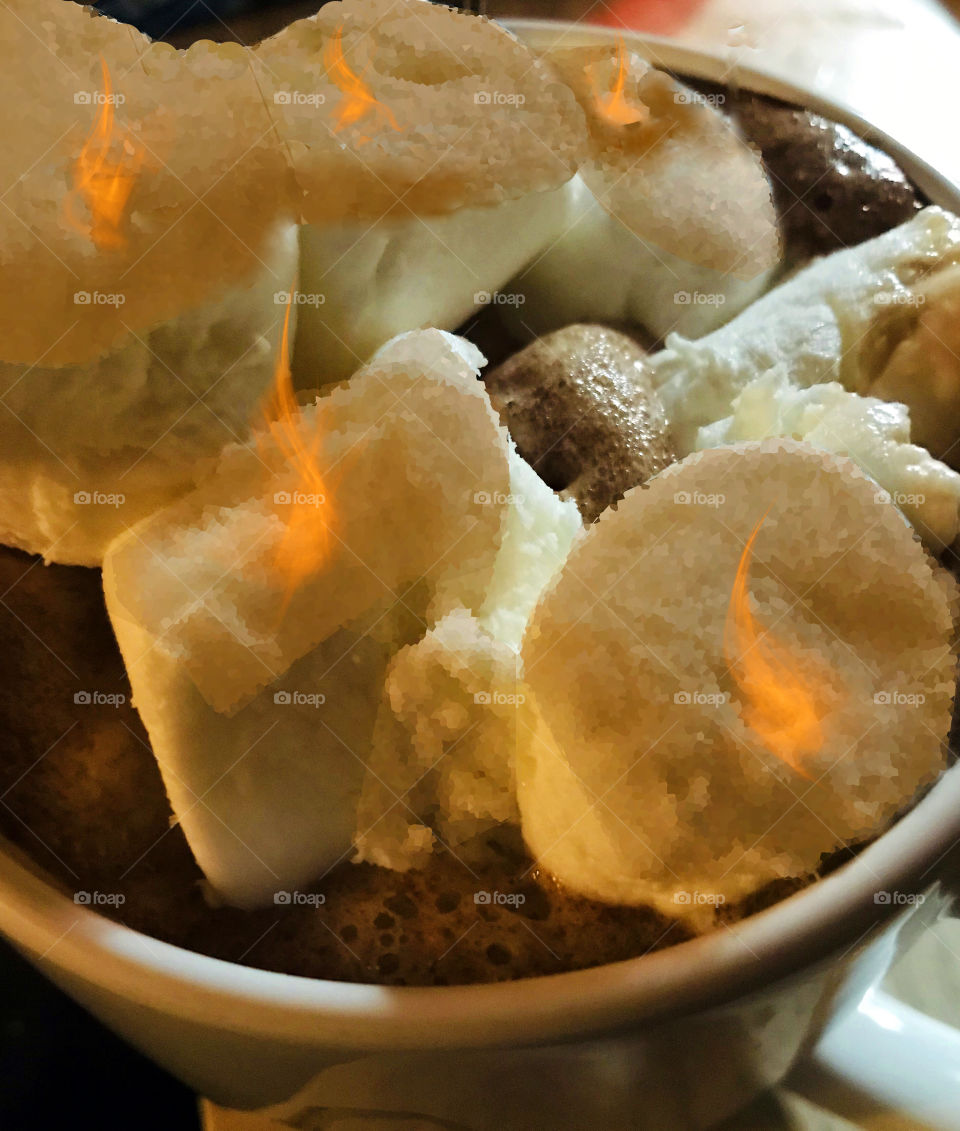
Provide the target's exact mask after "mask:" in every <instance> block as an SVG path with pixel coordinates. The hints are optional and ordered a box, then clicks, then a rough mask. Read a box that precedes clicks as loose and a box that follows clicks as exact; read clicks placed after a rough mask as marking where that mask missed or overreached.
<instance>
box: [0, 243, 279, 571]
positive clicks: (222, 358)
mask: <svg viewBox="0 0 960 1131" xmlns="http://www.w3.org/2000/svg"><path fill="white" fill-rule="evenodd" d="M265 256H266V259H265V262H264V265H263V267H262V269H261V270H260V271H259V272H258V273H257V275H256V276H255V278H254V279H253V280H251V281H249V282H248V283H246V284H241V285H239V286H234V287H230V288H228V289H227V290H226V291H224V292H223V293H222V294H220V295H218V296H217V298H216V299H215V300H213V301H211V302H208V303H206V304H204V305H203V306H201V307H198V308H195V309H193V310H189V311H187V312H185V313H184V314H182V315H180V316H178V317H176V318H173V319H171V320H170V321H168V322H165V323H163V324H162V325H160V326H157V327H155V328H153V329H151V330H144V331H142V332H139V333H136V332H134V333H131V334H130V335H129V337H128V338H127V340H126V341H125V342H123V343H122V344H121V345H119V346H117V347H116V348H114V349H112V350H110V351H109V352H108V353H106V354H105V355H104V356H103V357H102V358H100V359H99V360H98V361H95V362H88V363H82V364H77V365H65V366H63V367H61V368H48V367H45V366H43V365H35V366H25V365H11V364H8V363H5V362H0V389H2V402H3V406H4V408H5V409H6V411H5V412H3V413H2V414H0V542H3V543H5V544H6V545H9V546H18V547H19V548H20V549H23V550H27V551H29V552H30V553H39V554H43V556H44V558H45V559H46V560H47V561H54V562H62V563H65V564H68V565H87V566H99V565H100V563H101V561H102V560H103V555H104V553H105V551H106V548H107V546H108V545H109V543H110V542H111V541H112V540H113V539H114V538H116V537H117V536H118V535H119V534H121V533H123V531H125V530H126V529H127V528H128V527H130V526H133V525H134V524H135V523H137V522H138V521H140V519H142V518H144V517H146V516H147V515H149V514H151V513H152V512H153V511H154V510H157V509H159V508H160V507H162V506H165V505H166V504H168V503H170V502H171V501H172V500H174V499H176V498H178V497H179V496H180V495H182V494H184V493H185V492H187V491H189V490H191V489H192V488H193V487H194V486H196V484H197V483H199V482H200V480H201V479H202V478H203V476H204V475H205V474H206V473H208V472H209V471H210V470H212V468H213V467H214V466H215V464H216V462H217V459H218V457H219V454H220V451H221V449H222V448H223V447H224V446H226V445H227V444H232V443H236V442H237V441H239V440H243V439H244V438H245V437H247V435H248V434H249V429H250V422H251V420H253V419H254V418H255V416H256V412H257V406H258V404H259V402H260V401H261V399H262V398H263V396H264V394H265V392H266V391H267V389H268V387H269V385H270V382H271V380H272V377H273V371H274V364H275V359H276V356H277V351H278V343H279V338H280V331H281V328H282V324H283V307H282V306H278V305H277V302H276V299H277V298H278V297H281V298H285V297H286V293H285V292H284V291H282V290H281V289H280V286H281V285H280V283H279V280H281V279H285V280H287V285H289V280H291V279H292V278H294V276H295V274H296V269H297V233H296V228H295V227H294V226H293V225H292V224H290V223H279V224H277V225H276V227H275V231H274V236H273V241H272V244H271V246H270V248H269V251H268V252H266V253H265ZM278 290H279V292H280V293H279V296H278ZM85 297H86V298H88V299H89V300H90V301H91V302H92V301H94V300H95V298H96V295H90V294H87V295H86V296H85ZM84 305H86V304H84Z"/></svg>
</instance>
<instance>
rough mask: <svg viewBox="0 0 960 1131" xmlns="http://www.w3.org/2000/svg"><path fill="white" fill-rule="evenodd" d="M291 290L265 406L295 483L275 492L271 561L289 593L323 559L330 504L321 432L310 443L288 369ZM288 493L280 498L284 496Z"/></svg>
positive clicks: (270, 424) (328, 530) (325, 555)
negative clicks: (277, 512) (277, 513)
mask: <svg viewBox="0 0 960 1131" xmlns="http://www.w3.org/2000/svg"><path fill="white" fill-rule="evenodd" d="M295 293H296V292H295V290H293V289H291V291H290V302H289V304H288V306H287V313H286V315H285V317H284V320H283V335H282V337H281V340H280V353H279V356H278V358H277V365H276V371H275V376H274V385H273V393H272V396H271V400H270V404H269V406H268V409H267V427H268V430H269V433H270V435H271V436H272V437H273V440H274V442H275V443H276V445H277V447H278V448H279V450H280V452H281V454H282V455H283V456H284V458H285V460H286V463H287V465H288V466H289V467H291V468H293V470H294V471H295V472H296V476H295V486H294V487H293V489H292V490H291V491H290V492H285V493H283V494H282V495H281V496H279V497H278V499H277V502H278V503H279V504H280V507H281V508H282V512H283V513H282V517H283V518H284V522H285V529H284V532H283V536H282V538H281V540H280V543H279V545H278V546H277V551H276V557H275V565H276V567H277V569H278V570H279V571H280V573H281V574H283V575H284V576H285V577H286V579H287V585H288V587H287V598H288V600H289V598H290V596H291V595H292V593H293V591H294V589H296V588H297V586H298V585H299V584H300V583H301V582H302V581H303V580H304V579H305V578H307V577H309V576H310V575H311V574H312V573H315V572H316V570H317V568H318V567H319V566H320V565H321V564H322V563H323V561H324V560H325V559H326V557H327V554H328V552H329V547H330V538H331V521H332V515H333V510H332V507H331V504H330V501H329V499H328V498H327V490H326V486H325V482H324V476H323V474H322V472H321V471H320V467H319V458H320V439H321V437H320V433H319V430H317V431H315V432H314V435H313V438H312V440H311V441H310V442H309V443H308V442H307V441H306V439H305V437H304V430H303V427H302V410H301V408H300V405H299V403H298V402H297V398H296V395H295V394H294V391H293V380H292V378H291V375H290V311H291V309H292V307H293V301H294V295H295ZM284 495H285V496H286V498H284V497H283V496H284Z"/></svg>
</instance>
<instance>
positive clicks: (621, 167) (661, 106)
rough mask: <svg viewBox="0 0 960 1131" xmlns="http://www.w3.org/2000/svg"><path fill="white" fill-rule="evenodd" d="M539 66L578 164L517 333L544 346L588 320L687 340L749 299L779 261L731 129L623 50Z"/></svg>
mask: <svg viewBox="0 0 960 1131" xmlns="http://www.w3.org/2000/svg"><path fill="white" fill-rule="evenodd" d="M545 58H546V59H547V61H548V62H549V63H550V64H551V65H552V66H553V67H554V68H555V69H556V70H557V72H558V73H559V74H560V75H561V76H562V78H563V80H564V81H565V82H566V83H568V84H569V85H570V86H571V88H572V89H573V90H574V92H575V94H576V96H577V99H578V101H579V103H580V106H581V109H582V110H583V111H584V113H585V116H586V118H587V122H588V126H589V130H590V146H589V158H588V160H587V161H586V162H585V163H584V165H583V166H582V168H581V170H580V173H579V175H578V177H577V178H575V179H574V180H573V181H572V182H571V183H570V185H569V186H568V188H567V190H566V191H565V199H566V209H567V212H566V217H565V220H566V223H565V225H564V231H563V235H562V236H561V238H559V239H558V240H556V241H555V242H554V243H553V244H552V245H551V246H550V248H549V249H548V250H547V251H546V253H545V254H544V255H543V256H541V257H539V258H538V259H537V260H536V262H535V263H534V264H533V265H532V266H531V268H530V269H529V270H528V271H525V272H523V273H522V274H521V276H520V278H519V279H518V280H517V283H516V286H517V287H518V288H519V289H522V291H523V292H524V294H525V297H526V300H527V301H526V303H525V304H524V309H523V310H522V311H521V312H520V314H521V315H522V319H523V321H524V322H525V323H526V324H527V325H528V326H530V327H532V328H533V329H534V330H535V331H536V332H537V333H541V334H542V333H545V332H547V331H548V330H553V329H556V328H558V327H560V326H563V325H564V324H566V323H569V322H575V321H584V320H587V319H599V320H602V321H614V322H615V321H621V320H627V321H633V322H639V323H640V324H642V325H643V326H645V327H646V328H647V329H648V330H649V331H650V332H651V334H652V335H653V336H654V337H660V336H663V335H665V334H666V333H668V332H669V331H670V330H674V329H681V330H682V331H683V332H685V333H687V334H690V335H692V336H697V335H698V334H702V333H705V332H707V331H708V330H710V329H713V328H714V327H715V326H717V325H719V324H720V323H721V322H723V321H725V320H726V319H729V318H730V317H732V316H733V315H734V314H735V313H737V312H738V311H739V310H740V309H742V308H743V307H744V306H746V305H747V303H749V302H751V301H752V300H753V299H755V298H756V297H757V296H758V295H760V294H761V293H762V292H763V291H764V289H765V288H766V287H767V286H768V285H769V281H770V277H771V275H772V273H773V271H774V270H775V269H776V268H777V267H778V266H779V263H780V239H779V233H778V228H777V216H776V210H775V208H774V205H773V200H772V196H771V192H770V185H769V182H768V180H767V176H766V173H765V172H764V168H763V164H762V162H761V161H760V158H759V156H758V155H757V154H756V153H755V152H754V150H753V149H752V148H751V147H750V146H749V145H748V144H747V142H745V141H744V140H743V138H742V137H740V135H739V134H738V133H737V130H736V128H735V127H734V126H733V125H732V124H731V123H730V122H729V121H728V120H727V119H726V118H725V117H724V116H723V115H722V114H721V113H720V112H719V111H718V110H716V109H715V108H714V107H713V106H711V105H709V104H708V103H707V102H706V101H705V100H704V99H703V98H702V96H700V95H698V94H697V93H695V92H694V91H692V90H690V89H689V88H687V87H685V86H683V85H682V84H681V83H678V82H677V81H676V80H675V79H674V78H672V77H671V76H669V75H667V74H665V73H664V72H663V71H659V70H657V69H656V68H654V67H651V66H650V64H649V63H647V62H646V61H645V60H643V59H641V58H639V56H637V55H635V54H633V53H632V52H623V51H619V52H618V51H617V49H616V48H613V47H603V46H597V47H588V48H584V47H579V48H558V49H556V50H553V51H550V52H548V53H547V54H546V56H545ZM611 103H614V105H611Z"/></svg>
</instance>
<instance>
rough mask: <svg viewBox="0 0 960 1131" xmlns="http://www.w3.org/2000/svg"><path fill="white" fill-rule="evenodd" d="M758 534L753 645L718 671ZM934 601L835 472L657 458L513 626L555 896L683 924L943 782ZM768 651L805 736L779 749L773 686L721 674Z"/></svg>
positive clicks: (882, 525) (526, 794) (917, 552)
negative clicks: (738, 587)
mask: <svg viewBox="0 0 960 1131" xmlns="http://www.w3.org/2000/svg"><path fill="white" fill-rule="evenodd" d="M761 520H762V525H761V526H760V528H759V530H758V531H757V535H756V540H755V544H754V546H753V554H752V560H751V562H750V565H749V573H748V596H747V601H748V604H749V611H750V614H751V615H752V617H753V621H754V623H755V624H756V625H759V626H760V627H759V629H757V635H758V637H759V639H758V640H757V642H756V643H755V644H754V646H753V648H751V649H742V650H741V652H740V655H739V656H734V657H732V659H731V661H730V662H728V659H727V656H726V654H725V627H726V624H727V616H728V610H729V608H730V605H731V594H732V592H733V586H734V579H735V576H736V575H737V570H738V565H739V564H740V563H741V561H742V558H743V555H744V549H745V546H746V544H747V541H748V539H749V537H750V535H751V533H752V532H753V531H754V530H756V528H757V525H758V523H760V522H761ZM955 589H956V587H955V584H954V583H953V581H952V579H951V578H950V576H949V575H948V574H947V573H946V572H945V571H943V570H941V569H939V567H937V566H936V565H935V564H934V563H933V561H932V559H930V558H928V556H927V555H926V553H925V552H924V550H923V548H922V546H921V545H920V543H919V541H918V540H917V538H916V536H915V535H914V533H913V532H912V530H911V529H910V527H909V526H908V525H907V523H906V522H905V521H904V519H903V518H902V516H901V515H900V513H899V511H898V510H897V509H896V508H895V507H894V506H892V505H891V504H890V503H889V502H888V501H886V500H885V499H884V498H882V497H881V498H878V493H877V489H876V487H875V485H874V484H873V482H872V481H871V480H870V479H868V478H867V477H866V476H865V475H863V473H862V472H860V471H859V469H858V468H857V467H856V465H854V464H853V463H852V462H851V461H849V460H846V459H842V458H839V457H836V456H833V455H829V454H827V453H824V452H821V451H817V450H815V449H813V448H810V447H808V446H806V445H804V444H799V443H796V442H794V441H790V440H784V439H776V440H767V441H763V442H761V443H746V444H738V445H735V446H733V447H730V448H720V449H716V450H713V451H706V452H701V453H697V454H695V455H692V456H690V457H688V458H687V459H685V460H684V461H682V462H681V463H679V464H675V465H673V466H672V467H671V468H669V469H667V470H666V471H664V472H663V473H661V474H660V475H659V476H657V477H656V478H655V479H653V480H651V482H650V483H649V484H648V485H647V486H646V487H642V488H638V489H636V490H634V491H632V492H630V493H629V494H628V495H627V497H626V498H625V499H624V500H623V501H622V502H621V503H620V504H619V506H618V508H617V509H616V510H613V509H611V510H608V511H607V512H605V514H604V515H603V517H602V518H601V519H600V521H599V523H598V524H596V525H595V526H593V527H591V528H590V530H589V531H588V533H587V535H586V536H585V538H584V539H583V541H582V542H580V544H579V545H578V546H577V547H575V549H574V551H573V553H572V554H571V556H570V558H569V559H568V561H567V563H566V565H565V566H564V568H563V570H562V572H561V574H560V577H559V580H558V581H557V582H556V584H555V585H554V586H553V587H552V588H551V589H550V590H549V591H548V593H547V594H546V595H545V597H544V598H543V600H542V601H541V603H540V605H539V606H538V608H537V611H536V613H535V614H534V617H533V620H532V621H531V625H530V628H529V629H528V632H527V636H526V638H525V641H524V647H523V656H524V664H525V672H526V679H527V682H528V684H529V686H530V688H531V691H532V693H533V695H534V696H535V704H536V708H537V711H538V713H539V723H538V737H537V740H536V741H535V742H534V743H532V744H531V745H530V746H528V747H523V748H521V750H520V752H519V753H520V757H519V762H518V767H517V774H518V789H519V794H518V796H519V804H520V811H521V814H522V821H523V833H524V837H525V839H526V841H527V844H528V845H529V847H530V849H531V851H532V852H533V853H534V855H535V856H536V857H537V858H538V859H539V861H540V863H541V864H542V866H543V867H544V868H546V869H547V870H549V871H550V872H552V873H554V874H555V875H556V876H557V877H558V878H559V879H560V881H561V882H562V883H564V884H565V885H567V886H568V887H570V888H572V889H573V890H575V891H578V892H581V893H583V894H586V895H591V896H595V897H597V898H600V899H604V900H608V901H610V902H614V903H645V902H650V903H652V904H653V905H654V906H656V907H658V908H659V909H660V910H662V911H663V912H664V913H666V914H671V915H681V916H684V917H686V918H688V919H689V920H690V921H691V922H692V923H694V924H695V925H699V926H702V925H705V924H706V923H708V922H709V921H710V920H711V918H712V914H713V908H714V906H716V905H717V904H718V903H720V902H722V901H723V900H727V901H733V900H736V899H738V898H739V897H741V896H744V895H746V894H747V893H749V892H751V891H753V890H755V889H757V888H758V887H760V886H761V885H763V884H764V883H765V882H767V881H769V880H773V879H775V878H778V877H795V876H805V875H807V874H809V873H810V872H813V871H814V870H815V869H816V868H817V865H818V862H819V860H820V858H821V856H822V855H823V854H824V853H827V852H829V851H830V850H831V849H834V848H835V847H837V846H838V845H843V844H846V843H850V842H855V841H857V840H860V839H863V838H865V837H868V836H870V835H871V834H873V833H875V832H878V831H880V830H881V829H882V828H883V827H884V825H885V824H886V823H887V822H888V821H889V820H890V819H891V818H892V817H893V816H894V815H895V813H896V812H897V811H898V810H899V809H901V808H902V807H903V806H904V805H905V804H906V803H908V802H909V800H910V799H911V797H912V796H913V795H914V793H915V791H916V790H917V789H919V788H920V787H922V786H923V785H926V784H928V783H930V782H931V781H933V780H934V779H935V778H936V776H937V774H938V773H939V772H940V771H941V770H942V769H943V768H944V764H945V763H944V746H943V741H944V739H945V737H946V734H947V730H948V728H949V724H950V716H951V703H952V698H953V693H954V668H955V657H954V654H953V650H952V639H953V617H954V613H955V606H956V592H955ZM774 641H775V642H776V645H775V646H776V648H777V651H778V653H779V655H780V656H786V657H788V659H787V662H786V665H785V670H786V672H787V673H789V675H788V676H784V675H783V672H782V671H781V673H780V674H781V677H782V678H783V679H789V680H790V681H791V682H793V683H799V684H800V686H801V687H803V688H804V694H805V696H806V702H807V703H812V705H813V706H812V709H813V711H814V712H815V717H816V722H817V726H818V727H819V736H818V741H817V742H815V743H809V744H808V748H806V749H804V750H803V752H802V754H801V753H799V752H798V750H792V751H791V750H787V749H786V748H785V747H784V746H783V745H778V742H777V741H776V736H773V737H771V731H770V730H769V729H767V728H766V727H765V726H763V725H762V719H763V717H764V712H765V711H767V712H771V713H772V714H773V715H775V714H776V709H777V698H776V688H775V687H774V688H770V687H768V688H767V689H766V690H767V693H768V694H767V701H766V702H765V701H764V699H763V696H759V695H758V694H757V692H756V681H755V680H753V679H751V681H750V682H748V681H747V680H746V679H745V678H743V677H742V673H741V678H740V680H739V682H738V678H737V673H738V672H740V665H742V664H745V663H746V661H747V659H748V658H749V656H750V655H751V653H752V654H753V655H754V657H763V656H764V655H765V653H766V652H767V651H769V650H770V649H772V648H773V647H774ZM769 666H770V667H772V669H773V670H774V671H777V670H778V664H776V663H774V662H773V661H770V664H769ZM779 666H780V667H782V665H779ZM768 682H769V681H768ZM771 694H772V695H773V699H770V695H771ZM788 715H789V713H788ZM780 721H781V722H783V719H781V720H780ZM694 893H700V895H699V896H697V897H696V898H695V897H694Z"/></svg>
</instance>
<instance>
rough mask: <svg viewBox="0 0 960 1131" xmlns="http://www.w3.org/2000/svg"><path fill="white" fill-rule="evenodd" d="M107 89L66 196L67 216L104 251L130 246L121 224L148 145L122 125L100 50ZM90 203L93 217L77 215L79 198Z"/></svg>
mask: <svg viewBox="0 0 960 1131" xmlns="http://www.w3.org/2000/svg"><path fill="white" fill-rule="evenodd" d="M100 66H101V69H102V72H103V94H102V96H101V97H102V103H101V106H100V112H99V114H98V115H97V120H96V122H95V123H94V126H93V130H92V131H91V133H90V136H89V137H88V138H87V140H86V142H85V144H84V146H83V148H82V149H81V150H80V155H79V156H78V157H77V160H76V164H75V165H74V169H73V190H72V192H71V193H70V195H69V196H68V197H67V199H66V205H65V214H66V218H67V222H68V223H69V224H70V225H71V226H72V227H74V228H76V229H77V231H80V232H83V233H84V235H87V236H89V237H90V239H91V240H92V241H93V242H94V244H95V245H96V246H97V247H98V248H99V249H100V250H101V251H103V250H104V249H106V248H122V247H125V246H126V238H125V237H124V235H123V231H122V226H123V219H124V214H125V212H126V208H127V203H128V201H129V200H130V194H131V193H132V192H133V187H134V185H135V184H136V181H137V177H138V176H139V175H140V170H141V168H142V166H143V163H144V156H145V153H146V150H145V149H144V147H143V146H142V145H140V144H139V142H137V141H136V140H135V138H134V136H133V135H132V134H131V133H130V131H129V130H118V129H117V126H116V122H115V119H114V104H115V102H116V98H115V96H114V93H113V84H112V82H111V79H110V69H109V68H108V66H107V61H106V59H104V57H103V56H102V55H101V56H100ZM77 197H80V198H81V199H82V200H83V202H84V204H85V205H86V207H87V212H88V214H89V217H90V222H89V223H88V224H84V223H83V222H82V221H80V220H79V219H78V218H77V214H76V204H75V202H76V198H77Z"/></svg>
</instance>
